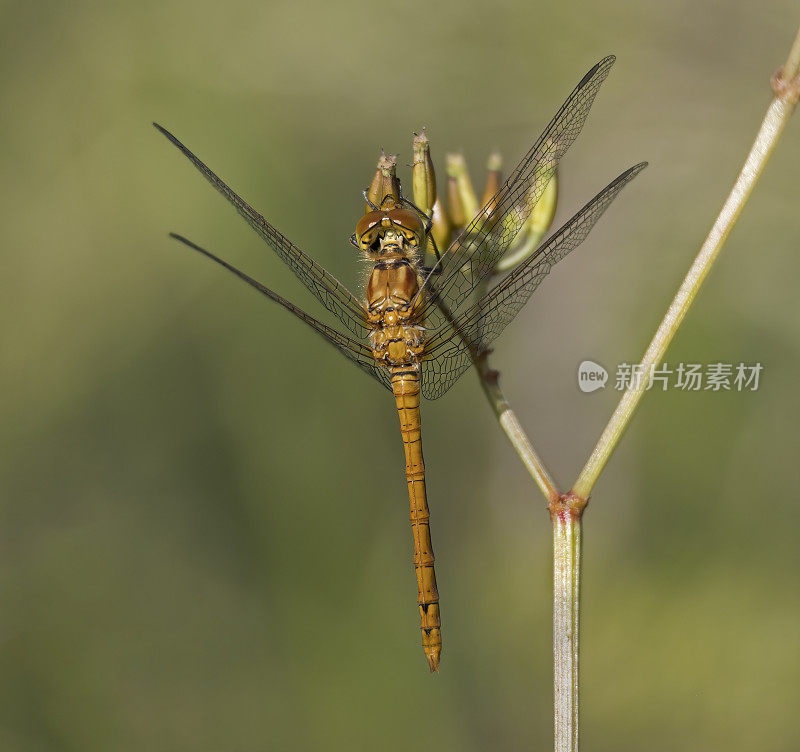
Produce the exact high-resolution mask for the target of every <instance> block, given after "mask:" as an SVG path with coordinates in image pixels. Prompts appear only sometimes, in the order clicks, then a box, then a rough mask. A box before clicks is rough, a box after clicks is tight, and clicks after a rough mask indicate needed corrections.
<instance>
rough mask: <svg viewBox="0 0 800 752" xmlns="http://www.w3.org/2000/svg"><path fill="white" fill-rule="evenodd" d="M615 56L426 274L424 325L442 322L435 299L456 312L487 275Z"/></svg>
mask: <svg viewBox="0 0 800 752" xmlns="http://www.w3.org/2000/svg"><path fill="white" fill-rule="evenodd" d="M615 59H616V58H615V57H614V56H613V55H609V56H608V57H606V58H603V59H602V60H601V61H600V62H599V63H597V64H596V65H595V66H594V67H593V68H592V69H591V70H590V71H588V73H587V74H586V75H585V76H584V77H583V78H582V79H581V81H580V83H579V84H578V85H577V86H576V87H575V89H574V90H573V92H572V93H571V94H570V95H569V97H567V100H566V101H565V102H564V104H563V105H561V109H559V111H558V112H557V113H556V114H555V117H554V118H553V119H552V120H551V121H550V124H549V125H548V126H547V128H545V130H544V132H543V133H542V135H541V136H539V138H538V140H537V141H536V143H535V144H534V145H533V146H532V147H531V148H530V150H529V151H528V153H527V154H526V155H525V156H524V157H523V159H522V161H521V162H520V163H519V164H518V165H517V166H516V168H515V169H514V171H513V172H512V173H511V175H509V177H508V179H507V180H506V181H505V183H504V184H503V185H502V187H501V188H500V190H499V191H498V192H497V193H496V194H495V195H494V197H493V198H492V199H491V201H490V203H489V204H487V206H489V205H491V206H494V209H493V210H492V213H491V216H490V217H487V216H486V214H485V212H484V209H481V211H479V212H478V214H477V216H476V217H475V218H474V219H473V220H472V222H471V223H470V224H469V225H468V226H467V227H466V229H465V230H464V232H463V233H461V235H460V236H459V238H457V239H456V240H454V241H453V243H452V244H451V245H450V248H448V250H447V251H446V253H444V254H443V255H442V258H441V260H440V262H439V264H437V266H436V267H434V269H433V270H432V271H431V273H430V274H429V275H428V276H427V277H426V279H425V283H424V284H423V286H422V289H423V291H425V292H423V293H422V294H426V297H427V299H426V301H425V303H424V304H423V305H422V307H421V308H420V309H419V310H420V313H421V316H424V322H425V326H426V327H428V328H429V329H438V328H439V327H440V326H441V325H442V324H443V323H444V322H445V317H444V315H443V313H442V311H441V310H440V309H439V308H438V307H437V305H436V300H437V299H438V300H440V301H442V302H443V303H444V305H445V306H446V307H447V308H448V309H449V310H450V311H451V312H452V313H453V314H456V313H458V311H459V308H460V307H461V306H462V304H464V303H465V301H466V299H467V298H468V297H469V295H470V293H471V292H472V290H473V289H474V288H475V286H476V285H477V284H478V283H479V282H480V281H481V280H483V279H485V278H486V277H487V276H488V275H489V274H491V272H492V270H493V269H494V267H495V265H496V264H497V262H498V261H499V260H500V258H501V257H502V255H503V254H504V253H505V252H506V250H507V249H508V247H509V246H510V245H511V243H512V242H513V240H514V238H515V237H516V236H517V234H518V233H519V231H520V229H521V228H522V225H523V224H525V220H527V219H528V217H529V216H530V214H531V212H532V211H533V207H534V206H535V205H536V202H537V201H538V200H539V199H540V198H541V196H542V193H544V189H545V188H546V187H547V184H548V182H549V181H550V178H551V177H552V176H553V173H554V172H555V169H556V166H557V165H558V162H559V160H560V159H561V157H563V156H564V154H565V153H566V152H567V149H569V147H570V146H571V145H572V144H573V142H574V141H575V139H576V138H577V137H578V134H579V133H580V132H581V129H582V128H583V124H584V123H585V122H586V118H587V116H588V114H589V110H590V108H591V106H592V103H593V102H594V99H595V96H596V95H597V92H598V90H599V89H600V86H601V85H602V83H603V81H605V80H606V78H607V77H608V74H609V71H610V70H611V66H612V65H613V64H614V61H615ZM484 208H485V207H484ZM437 267H438V268H437Z"/></svg>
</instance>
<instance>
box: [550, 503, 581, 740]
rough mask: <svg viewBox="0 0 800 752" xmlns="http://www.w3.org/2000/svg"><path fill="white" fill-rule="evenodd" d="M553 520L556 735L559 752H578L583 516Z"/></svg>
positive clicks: (564, 515) (560, 513)
mask: <svg viewBox="0 0 800 752" xmlns="http://www.w3.org/2000/svg"><path fill="white" fill-rule="evenodd" d="M552 519H553V697H554V709H555V716H554V724H553V734H554V740H555V747H554V749H555V752H578V708H579V703H578V699H579V698H578V637H579V633H580V632H579V626H580V575H581V515H580V513H578V514H572V513H570V512H569V510H564V509H562V510H560V511H556V512H554V513H553V514H552Z"/></svg>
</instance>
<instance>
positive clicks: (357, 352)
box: [170, 233, 392, 391]
mask: <svg viewBox="0 0 800 752" xmlns="http://www.w3.org/2000/svg"><path fill="white" fill-rule="evenodd" d="M170 237H173V238H175V240H178V241H180V242H181V243H183V244H184V245H186V246H189V248H191V249H193V250H195V251H198V252H199V253H202V254H203V255H204V256H207V257H208V258H210V259H211V260H212V261H216V262H217V263H218V264H219V265H220V266H224V267H225V268H226V269H227V270H228V271H230V272H232V273H233V274H235V275H236V276H237V277H239V279H242V280H244V281H245V282H247V284H248V285H250V286H251V287H255V288H256V290H258V291H259V292H260V293H262V294H263V295H266V296H267V297H268V298H269V299H270V300H274V301H275V302H276V303H278V304H280V305H282V306H283V307H284V308H285V309H286V310H287V311H291V313H293V314H294V315H295V316H297V318H299V319H301V320H302V321H305V323H306V324H308V325H309V326H310V327H311V328H312V329H313V330H314V331H315V332H316V333H317V334H319V335H320V336H322V337H323V338H324V339H326V340H327V341H328V342H329V343H330V344H332V345H333V346H334V347H335V348H336V349H337V350H338V351H339V352H340V353H342V355H344V356H345V357H346V358H348V359H349V360H351V361H352V362H353V363H355V364H356V365H357V366H358V367H359V368H360V369H361V370H362V371H364V372H365V373H368V374H369V375H370V376H372V377H373V378H374V379H377V380H378V381H379V382H380V383H381V384H383V386H385V387H386V388H387V389H388V390H389V391H391V390H392V380H391V376H390V375H389V373H388V371H386V370H385V369H384V368H383V367H381V366H379V365H378V363H377V362H376V361H375V358H374V357H373V355H372V350H370V349H369V348H368V347H367V346H366V345H364V344H362V343H361V342H357V341H356V340H354V339H351V338H350V337H346V336H345V335H344V334H342V333H341V332H337V331H336V329H333V328H332V327H330V326H327V325H326V324H323V323H322V322H321V321H317V319H315V318H314V317H313V316H309V315H308V314H307V313H306V312H305V311H303V310H302V309H300V308H298V307H297V306H296V305H293V304H292V303H290V302H289V301H288V300H286V299H285V298H282V297H281V296H280V295H278V294H277V293H275V292H273V291H272V290H270V289H269V288H268V287H264V285H262V284H261V283H260V282H258V281H257V280H255V279H253V278H252V277H250V276H249V275H247V274H245V273H244V272H243V271H240V270H239V269H237V268H236V267H235V266H233V265H232V264H229V263H228V262H227V261H223V260H222V259H221V258H219V257H218V256H215V255H214V254H213V253H211V252H210V251H207V250H205V248H201V247H200V246H199V245H197V244H195V243H193V242H192V241H191V240H188V239H187V238H184V237H183V236H182V235H177V234H175V233H170Z"/></svg>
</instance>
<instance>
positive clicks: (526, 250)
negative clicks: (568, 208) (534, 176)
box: [496, 169, 558, 272]
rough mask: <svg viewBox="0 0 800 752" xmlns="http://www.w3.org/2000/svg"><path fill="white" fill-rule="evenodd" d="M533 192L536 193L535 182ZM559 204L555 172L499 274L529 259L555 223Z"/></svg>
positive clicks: (501, 264)
mask: <svg viewBox="0 0 800 752" xmlns="http://www.w3.org/2000/svg"><path fill="white" fill-rule="evenodd" d="M531 191H532V192H534V191H536V183H535V182H534V184H533V186H532V187H531ZM557 204H558V172H557V170H555V169H554V170H553V176H552V177H551V178H550V181H549V182H548V183H547V186H546V187H545V189H544V191H543V193H542V195H541V196H540V198H539V200H538V201H537V202H536V206H534V207H533V211H532V212H531V214H530V216H529V217H528V219H527V220H526V221H525V224H524V225H523V226H522V229H521V230H520V233H519V236H518V238H517V243H516V245H515V246H514V247H513V248H511V249H510V250H509V251H508V253H506V255H505V256H503V258H501V259H500V261H499V262H498V264H497V267H496V271H497V272H507V271H509V270H510V269H513V268H514V267H515V266H517V265H519V264H520V263H522V262H523V261H524V260H525V259H526V258H528V257H529V256H530V255H531V254H532V253H533V252H534V251H535V250H536V249H537V248H538V247H539V243H541V242H542V238H544V236H545V233H546V232H547V231H548V230H549V229H550V225H551V224H552V223H553V217H554V216H555V213H556V205H557Z"/></svg>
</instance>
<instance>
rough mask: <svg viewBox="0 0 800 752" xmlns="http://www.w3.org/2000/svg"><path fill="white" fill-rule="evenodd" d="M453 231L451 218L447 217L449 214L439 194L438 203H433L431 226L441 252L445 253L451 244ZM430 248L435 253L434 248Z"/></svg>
mask: <svg viewBox="0 0 800 752" xmlns="http://www.w3.org/2000/svg"><path fill="white" fill-rule="evenodd" d="M451 232H452V228H451V227H450V220H449V219H448V218H447V214H445V211H444V207H443V206H442V201H441V199H440V198H439V197H438V196H437V198H436V203H435V204H434V205H433V227H432V228H431V235H432V236H433V239H434V240H435V241H436V247H437V248H438V249H439V253H444V252H445V251H446V250H447V247H448V246H449V245H450V235H451ZM429 250H430V252H431V253H433V248H429Z"/></svg>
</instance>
